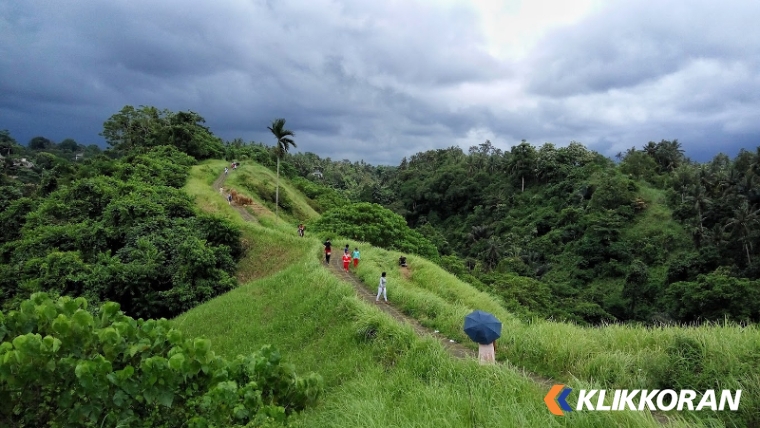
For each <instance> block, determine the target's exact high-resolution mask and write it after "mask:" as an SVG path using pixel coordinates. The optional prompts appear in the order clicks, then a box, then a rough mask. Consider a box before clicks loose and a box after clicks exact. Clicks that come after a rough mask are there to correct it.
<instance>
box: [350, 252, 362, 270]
mask: <svg viewBox="0 0 760 428" xmlns="http://www.w3.org/2000/svg"><path fill="white" fill-rule="evenodd" d="M352 256H353V258H354V267H357V266H359V259H360V258H361V257H359V248H354V253H353V254H352Z"/></svg>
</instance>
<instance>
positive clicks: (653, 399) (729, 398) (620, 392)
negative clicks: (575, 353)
mask: <svg viewBox="0 0 760 428" xmlns="http://www.w3.org/2000/svg"><path fill="white" fill-rule="evenodd" d="M571 392H573V389H572V388H569V387H566V386H565V385H554V386H552V388H551V389H550V390H549V392H548V393H547V394H546V396H545V397H544V403H546V407H547V408H548V409H549V411H550V412H552V414H554V415H557V416H564V415H565V413H564V412H572V411H573V407H572V406H570V404H568V402H567V399H568V397H569V396H570V393H571ZM608 392H610V394H607V393H608ZM719 393H720V395H718V394H716V392H715V390H713V389H708V390H706V391H704V392H702V393H698V392H697V391H694V390H691V389H682V390H680V391H675V390H672V389H663V390H659V389H655V390H652V391H649V390H646V389H643V390H641V389H634V390H630V391H629V390H627V389H616V390H611V391H606V390H603V389H601V390H600V389H581V390H580V393H579V396H578V401H577V404H576V406H575V410H591V411H621V410H634V411H643V410H645V409H648V410H660V411H666V412H667V411H669V410H678V411H683V410H703V409H704V410H708V409H709V410H712V411H714V412H715V411H721V410H725V409H726V407H728V410H731V411H737V410H739V401H740V400H741V397H742V390H741V389H738V390H736V391H731V390H728V389H724V390H722V391H719ZM605 397H611V398H612V399H611V400H610V399H609V398H608V399H607V400H605ZM698 397H699V398H698ZM637 398H638V400H637ZM594 399H595V400H594ZM594 401H595V402H594ZM610 401H611V403H610Z"/></svg>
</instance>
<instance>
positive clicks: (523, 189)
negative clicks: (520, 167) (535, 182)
mask: <svg viewBox="0 0 760 428" xmlns="http://www.w3.org/2000/svg"><path fill="white" fill-rule="evenodd" d="M524 191H525V176H524V175H523V176H522V189H521V190H520V192H521V193H522V192H524Z"/></svg>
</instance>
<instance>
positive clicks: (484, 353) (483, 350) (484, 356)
mask: <svg viewBox="0 0 760 428" xmlns="http://www.w3.org/2000/svg"><path fill="white" fill-rule="evenodd" d="M478 360H479V361H480V364H484V365H486V364H496V341H495V340H494V341H493V342H491V343H487V344H482V343H478Z"/></svg>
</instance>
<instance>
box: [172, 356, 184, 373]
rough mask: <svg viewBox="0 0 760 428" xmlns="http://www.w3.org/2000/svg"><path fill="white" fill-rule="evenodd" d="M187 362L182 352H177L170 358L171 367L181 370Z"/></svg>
mask: <svg viewBox="0 0 760 428" xmlns="http://www.w3.org/2000/svg"><path fill="white" fill-rule="evenodd" d="M184 363H185V356H184V355H182V354H175V355H173V356H172V357H171V358H169V367H171V368H172V369H173V370H177V371H180V370H182V367H183V365H184Z"/></svg>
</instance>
